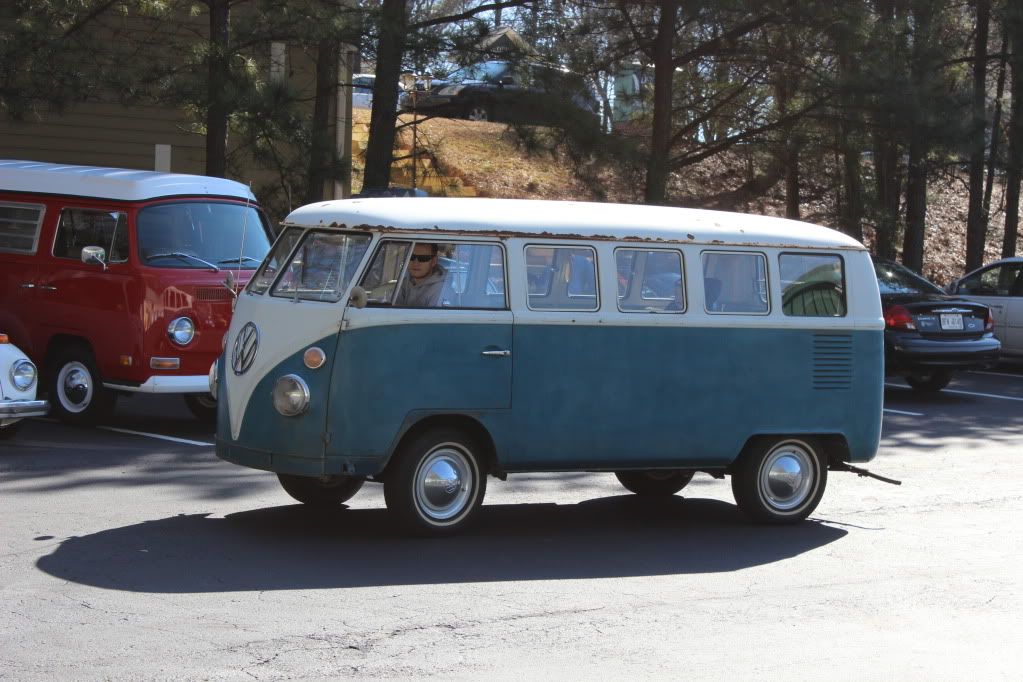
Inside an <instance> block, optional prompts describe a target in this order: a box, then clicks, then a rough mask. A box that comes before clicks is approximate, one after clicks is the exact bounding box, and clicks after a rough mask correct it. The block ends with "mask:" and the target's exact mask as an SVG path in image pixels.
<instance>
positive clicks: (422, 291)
mask: <svg viewBox="0 0 1023 682" xmlns="http://www.w3.org/2000/svg"><path fill="white" fill-rule="evenodd" d="M446 275H447V272H445V270H444V268H442V267H441V266H439V265H438V266H437V267H435V268H434V269H433V272H431V273H430V274H429V275H428V276H427V277H426V278H425V279H423V280H422V281H419V282H416V281H415V280H414V279H412V277H410V276H409V275H408V273H406V274H405V281H404V282H403V283H402V285H401V289H399V290H398V298H397V299H395V301H394V305H396V306H402V307H404V308H439V307H440V305H441V294H442V293H443V291H444V279H445V277H446Z"/></svg>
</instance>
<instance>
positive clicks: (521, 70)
mask: <svg viewBox="0 0 1023 682" xmlns="http://www.w3.org/2000/svg"><path fill="white" fill-rule="evenodd" d="M401 108H402V109H403V110H404V111H411V110H412V108H413V101H412V93H407V94H405V95H403V96H402V97H401ZM415 110H416V111H417V112H418V113H420V114H426V115H434V116H450V117H458V118H467V119H470V120H474V121H498V120H503V121H515V122H519V123H537V124H548V125H561V124H567V123H569V122H578V121H580V120H585V119H589V120H590V121H592V122H594V123H596V121H597V113H598V111H599V106H598V104H597V101H596V98H594V97H593V95H592V94H591V93H590V92H589V90H588V88H587V87H586V84H585V81H584V80H583V78H582V77H581V76H579V75H578V74H574V73H571V72H568V71H564V70H562V69H559V68H556V67H551V66H546V65H542V64H534V63H529V62H514V61H502V60H491V61H486V62H482V63H480V64H473V65H471V66H466V67H464V68H461V69H458V70H457V71H454V72H452V73H451V74H450V75H449V76H448V77H447V78H445V79H444V80H442V81H434V83H433V85H432V87H431V88H430V89H429V90H418V91H416V93H415Z"/></svg>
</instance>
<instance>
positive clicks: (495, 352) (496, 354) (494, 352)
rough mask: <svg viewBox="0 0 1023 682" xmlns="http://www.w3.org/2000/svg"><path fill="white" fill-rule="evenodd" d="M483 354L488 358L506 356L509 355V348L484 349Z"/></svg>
mask: <svg viewBox="0 0 1023 682" xmlns="http://www.w3.org/2000/svg"><path fill="white" fill-rule="evenodd" d="M483 355H484V356H486V357H488V358H506V357H508V356H509V355H511V351H510V350H485V351H483Z"/></svg>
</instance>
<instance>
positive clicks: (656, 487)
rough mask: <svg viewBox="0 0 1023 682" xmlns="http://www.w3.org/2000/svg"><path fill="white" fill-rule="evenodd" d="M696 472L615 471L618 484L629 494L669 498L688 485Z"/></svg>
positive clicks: (672, 470) (660, 470) (683, 470)
mask: <svg viewBox="0 0 1023 682" xmlns="http://www.w3.org/2000/svg"><path fill="white" fill-rule="evenodd" d="M695 473H696V472H695V471H693V470H691V469H667V470H662V469H650V470H647V471H616V472H615V476H617V477H618V482H619V483H621V484H622V485H623V486H625V487H626V489H628V490H629V491H631V492H634V493H636V494H637V495H643V496H644V497H670V496H672V495H674V494H675V493H677V492H678V491H679V490H682V488H685V487H686V486H687V485H689V481H691V480H693V475H694V474H695Z"/></svg>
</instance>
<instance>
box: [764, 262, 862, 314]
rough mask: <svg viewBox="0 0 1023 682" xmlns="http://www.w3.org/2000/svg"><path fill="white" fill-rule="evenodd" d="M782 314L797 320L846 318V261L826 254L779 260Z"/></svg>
mask: <svg viewBox="0 0 1023 682" xmlns="http://www.w3.org/2000/svg"><path fill="white" fill-rule="evenodd" d="M778 268H779V274H780V276H781V283H782V292H781V309H782V313H784V314H785V315H788V316H793V317H842V316H844V315H845V312H846V303H845V275H844V272H843V270H842V259H841V258H840V257H838V256H831V255H823V254H794V253H783V254H781V255H780V256H778Z"/></svg>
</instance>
